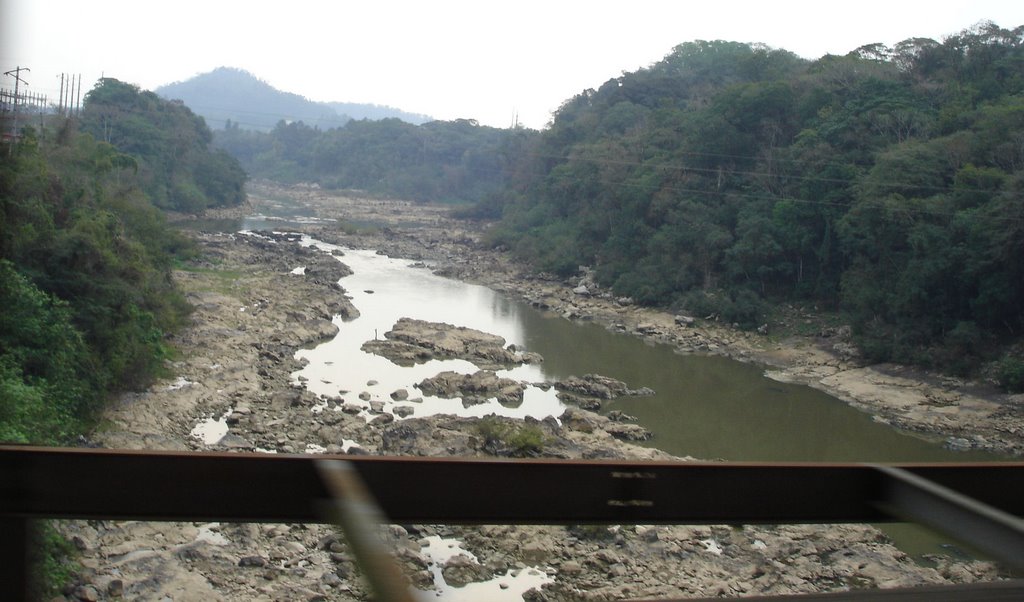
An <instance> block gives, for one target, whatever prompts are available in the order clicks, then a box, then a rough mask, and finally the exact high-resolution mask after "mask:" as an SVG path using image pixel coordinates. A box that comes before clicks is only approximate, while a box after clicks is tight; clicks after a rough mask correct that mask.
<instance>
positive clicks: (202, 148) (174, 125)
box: [81, 78, 246, 213]
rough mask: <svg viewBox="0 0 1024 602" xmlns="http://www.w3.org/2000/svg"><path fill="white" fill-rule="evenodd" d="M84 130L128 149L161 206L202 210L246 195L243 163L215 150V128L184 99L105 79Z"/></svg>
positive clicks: (88, 108) (89, 104)
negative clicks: (188, 106)
mask: <svg viewBox="0 0 1024 602" xmlns="http://www.w3.org/2000/svg"><path fill="white" fill-rule="evenodd" d="M81 128H82V130H83V131H84V132H87V133H89V134H92V136H93V137H94V138H96V139H97V140H102V141H103V142H105V143H108V144H110V145H112V146H113V147H114V148H115V149H117V151H120V153H124V155H120V154H118V155H116V156H117V157H118V158H119V160H120V161H122V163H123V162H126V161H129V160H130V161H131V162H132V166H133V168H134V169H135V170H137V172H138V173H137V175H138V177H139V182H140V183H141V185H142V188H143V190H144V191H145V192H146V194H147V195H148V196H149V197H150V199H151V200H152V202H153V203H154V204H155V205H156V206H158V207H161V208H164V209H172V210H175V211H183V212H188V213H199V212H201V211H202V210H203V209H206V208H207V207H216V206H225V205H237V204H238V203H240V202H241V201H242V200H243V199H244V198H245V194H244V192H243V185H244V184H245V180H246V174H245V172H244V171H243V170H242V168H241V166H240V165H239V164H238V161H237V160H235V159H234V158H233V157H231V156H230V155H228V154H227V153H225V152H223V151H220V150H216V149H211V148H210V143H211V141H212V140H213V134H212V133H211V132H210V129H209V128H208V127H206V123H205V122H204V121H203V118H202V117H199V116H197V115H195V114H194V113H192V111H190V110H189V109H188V108H187V107H186V106H185V105H184V104H182V103H181V102H174V101H167V100H163V99H162V98H160V97H159V96H157V95H156V94H154V93H153V92H149V91H144V90H140V89H139V88H138V87H136V86H133V85H131V84H126V83H124V82H120V81H118V80H116V79H112V78H104V79H101V80H100V82H99V83H98V84H97V85H96V87H95V88H93V89H92V90H91V91H90V92H89V93H88V94H87V95H86V97H85V107H84V109H83V111H82V116H81Z"/></svg>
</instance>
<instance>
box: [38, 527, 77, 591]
mask: <svg viewBox="0 0 1024 602" xmlns="http://www.w3.org/2000/svg"><path fill="white" fill-rule="evenodd" d="M33 526H34V527H35V530H36V532H35V537H36V543H35V545H33V546H32V548H31V550H30V552H29V554H30V555H31V556H30V558H29V561H30V562H31V564H32V567H33V569H34V571H33V574H32V577H31V582H30V583H29V587H30V588H31V592H32V599H33V600H50V599H53V597H54V596H57V595H59V594H60V588H61V586H62V585H63V584H65V583H67V582H68V581H69V580H70V579H71V577H72V576H73V575H74V573H75V572H76V571H77V570H78V569H79V566H78V564H77V561H76V560H75V557H76V555H77V551H76V550H75V547H74V545H73V544H72V543H71V542H70V541H68V540H67V539H65V538H64V537H63V536H62V535H61V534H60V533H59V532H58V531H57V530H56V529H55V528H54V526H53V524H52V523H50V522H44V521H36V522H35V523H34V524H33Z"/></svg>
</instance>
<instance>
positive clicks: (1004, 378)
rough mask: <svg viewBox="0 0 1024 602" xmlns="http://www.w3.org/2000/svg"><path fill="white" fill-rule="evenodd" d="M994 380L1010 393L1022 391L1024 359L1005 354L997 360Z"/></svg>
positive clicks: (1023, 390)
mask: <svg viewBox="0 0 1024 602" xmlns="http://www.w3.org/2000/svg"><path fill="white" fill-rule="evenodd" d="M996 381H997V382H998V383H999V386H1001V387H1003V388H1004V389H1006V390H1007V391H1009V392H1011V393H1024V359H1021V358H1019V357H1013V356H1010V355H1007V356H1006V357H1004V358H1003V359H1001V360H999V364H998V365H997V366H996Z"/></svg>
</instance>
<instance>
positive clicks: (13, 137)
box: [4, 67, 31, 155]
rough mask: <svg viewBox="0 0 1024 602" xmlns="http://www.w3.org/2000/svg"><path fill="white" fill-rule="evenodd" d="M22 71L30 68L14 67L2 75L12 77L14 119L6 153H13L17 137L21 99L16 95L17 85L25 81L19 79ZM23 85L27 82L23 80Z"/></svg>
mask: <svg viewBox="0 0 1024 602" xmlns="http://www.w3.org/2000/svg"><path fill="white" fill-rule="evenodd" d="M22 71H31V69H29V68H28V67H15V68H14V69H11V70H10V71H6V72H4V75H10V76H11V77H13V78H14V121H13V122H12V126H11V146H9V147H8V149H7V154H8V155H13V154H14V142H15V141H16V140H17V139H18V103H19V102H20V100H21V99H20V97H19V96H18V85H19V84H21V82H23V81H25V80H23V79H21V72H22ZM25 85H26V86H27V85H28V82H25Z"/></svg>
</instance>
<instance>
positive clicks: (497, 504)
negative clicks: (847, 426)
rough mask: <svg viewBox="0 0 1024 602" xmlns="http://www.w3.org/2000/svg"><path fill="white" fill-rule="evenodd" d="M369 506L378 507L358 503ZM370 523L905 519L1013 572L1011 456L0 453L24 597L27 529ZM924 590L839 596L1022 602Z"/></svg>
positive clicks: (1016, 533) (1022, 491)
mask: <svg viewBox="0 0 1024 602" xmlns="http://www.w3.org/2000/svg"><path fill="white" fill-rule="evenodd" d="M339 462H340V463H341V464H339ZM345 475H348V476H345ZM360 490H362V493H360ZM68 491H73V492H74V495H68V493H67V492H68ZM371 496H372V498H373V499H375V501H374V502H372V503H371V502H367V501H366V500H370V499H371ZM360 500H362V501H360ZM360 504H362V507H363V508H364V509H365V507H366V505H367V504H370V506H372V512H369V513H368V514H367V513H363V514H360V512H359V511H355V513H354V514H353V510H352V508H353V507H356V508H358V507H359V506H360ZM346 508H348V509H346ZM339 512H340V515H339V514H338V513H339ZM376 513H379V515H381V516H383V517H386V518H383V519H381V520H384V521H387V522H392V523H403V524H405V523H442V524H585V523H605V524H659V523H660V524H758V523H775V524H792V523H879V522H892V521H905V520H911V521H915V522H922V523H924V524H928V525H930V526H933V527H936V528H938V529H941V530H944V531H946V532H949V533H950V534H951V535H953V536H954V537H956V538H958V539H961V540H963V541H965V542H966V543H970V544H972V545H974V546H976V547H978V548H979V549H982V550H984V551H987V552H988V553H990V554H992V555H993V556H994V557H995V558H997V559H999V560H1000V561H1002V562H1004V563H1006V564H1007V566H1009V567H1012V568H1016V569H1024V520H1022V519H1021V517H1022V516H1024V463H1021V462H1002V463H987V464H901V465H884V466H883V465H869V464H819V463H806V464H765V463H710V462H633V461H577V460H571V461H570V460H549V459H542V460H515V461H512V460H500V459H465V458H418V457H417V458H409V457H377V456H323V455H274V454H246V453H213V452H206V453H175V452H156V451H128V450H97V449H65V448H39V447H27V446H0V527H2V530H3V533H4V537H3V538H2V539H0V578H3V577H6V579H4V582H6V583H9V584H20V588H21V590H20V591H23V592H24V591H27V590H26V587H27V581H26V575H27V571H28V569H29V567H28V565H27V561H26V560H25V547H26V545H27V537H28V527H27V523H28V521H29V520H32V519H38V518H84V519H112V520H150V521H222V522H305V523H324V522H331V517H332V516H333V517H334V518H337V519H339V522H341V524H342V525H343V526H344V525H345V518H346V516H347V517H348V518H349V519H352V520H350V522H351V523H352V524H353V525H355V528H354V529H353V528H352V527H346V534H347V535H348V536H349V538H350V540H353V538H358V537H361V535H359V534H358V530H359V529H358V525H359V524H360V521H363V522H365V521H368V520H370V519H368V518H365V517H366V516H372V515H374V514H376ZM360 516H362V517H363V518H360ZM353 517H354V518H353ZM352 543H356V542H355V541H353V542H352ZM353 547H354V548H356V547H358V545H354V546H353ZM364 558H365V557H364ZM358 560H360V562H363V560H364V559H362V558H361V559H358ZM369 562H372V560H371V561H369ZM384 570H385V571H386V570H387V569H384ZM937 591H939V592H941V595H938V594H935V593H934V592H931V591H930V590H919V589H914V590H889V591H886V590H876V591H875V592H860V593H859V594H850V595H859V596H861V597H864V596H868V598H867V599H871V596H888V597H896V596H903V597H906V596H910V597H915V598H919V599H929V600H932V599H948V600H967V599H1024V584H1022V582H1018V581H1011V582H998V583H992V584H980V585H977V586H971V587H953V588H939V590H937ZM925 594H927V595H925ZM1003 595H1008V596H1009V597H1006V598H1000V596H1003ZM936 596H938V597H936ZM802 599H803V598H802ZM811 599H832V598H829V597H818V598H811ZM887 599H889V598H887Z"/></svg>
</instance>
